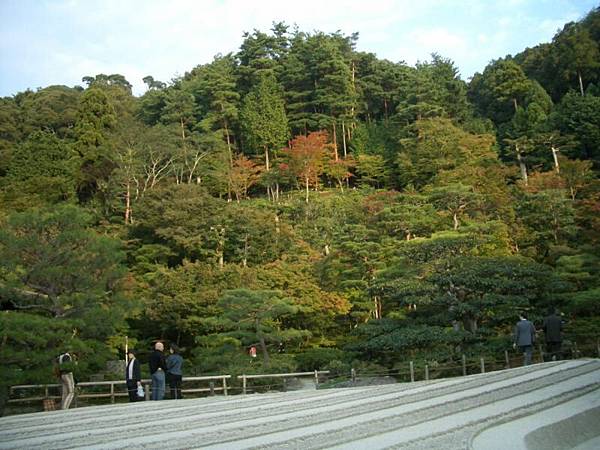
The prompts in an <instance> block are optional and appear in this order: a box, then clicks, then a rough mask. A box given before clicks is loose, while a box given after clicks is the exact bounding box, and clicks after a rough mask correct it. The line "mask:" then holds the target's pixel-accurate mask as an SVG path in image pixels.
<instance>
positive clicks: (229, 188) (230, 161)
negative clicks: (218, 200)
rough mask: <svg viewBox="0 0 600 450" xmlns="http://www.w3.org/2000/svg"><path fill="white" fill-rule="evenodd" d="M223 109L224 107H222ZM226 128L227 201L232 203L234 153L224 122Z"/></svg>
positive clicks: (225, 123) (224, 122) (225, 122)
mask: <svg viewBox="0 0 600 450" xmlns="http://www.w3.org/2000/svg"><path fill="white" fill-rule="evenodd" d="M221 108H222V106H221ZM223 125H224V126H225V137H226V139H227V152H228V154H229V174H230V175H229V176H228V177H227V200H229V201H231V171H232V170H233V152H232V151H231V137H230V136H229V128H228V127H227V121H226V120H224V121H223Z"/></svg>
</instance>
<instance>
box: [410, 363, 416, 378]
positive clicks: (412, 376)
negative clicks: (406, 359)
mask: <svg viewBox="0 0 600 450" xmlns="http://www.w3.org/2000/svg"><path fill="white" fill-rule="evenodd" d="M410 382H411V383H414V382H415V365H414V363H413V362H412V361H411V362H410Z"/></svg>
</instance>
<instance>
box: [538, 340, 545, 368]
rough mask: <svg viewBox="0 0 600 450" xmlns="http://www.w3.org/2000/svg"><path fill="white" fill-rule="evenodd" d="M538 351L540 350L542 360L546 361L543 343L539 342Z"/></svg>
mask: <svg viewBox="0 0 600 450" xmlns="http://www.w3.org/2000/svg"><path fill="white" fill-rule="evenodd" d="M538 351H539V352H540V362H542V363H543V362H544V350H543V349H542V343H541V342H538Z"/></svg>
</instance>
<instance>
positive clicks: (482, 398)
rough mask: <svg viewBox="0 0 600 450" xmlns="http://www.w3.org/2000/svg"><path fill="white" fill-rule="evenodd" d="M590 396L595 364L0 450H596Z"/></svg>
mask: <svg viewBox="0 0 600 450" xmlns="http://www.w3.org/2000/svg"><path fill="white" fill-rule="evenodd" d="M599 393H600V361H598V360H579V361H568V362H567V361H565V362H554V363H545V364H537V365H533V366H529V367H522V368H518V369H510V370H503V371H498V372H492V373H487V374H481V375H471V376H468V377H462V378H451V379H446V380H435V381H429V382H419V383H403V384H393V385H382V386H368V387H356V388H344V389H329V390H315V391H297V392H290V393H271V394H252V395H246V396H229V397H211V398H203V399H184V400H177V401H162V402H140V403H133V404H121V405H107V406H97V407H88V408H80V409H72V410H68V411H52V412H45V413H35V414H25V415H21V416H10V417H4V418H0V449H29V448H35V449H63V448H90V449H121V448H128V449H159V448H160V449H166V448H168V449H189V448H209V449H223V450H230V449H247V448H261V449H302V450H306V449H317V448H336V449H361V450H362V449H368V450H375V449H383V448H403V449H437V448H440V449H454V448H456V449H466V448H471V449H474V450H487V449H496V448H505V449H507V448H511V449H513V448H514V449H517V448H528V449H529V450H532V447H531V445H534V446H536V447H535V450H543V449H545V448H548V449H550V448H553V447H550V446H549V445H551V444H553V443H556V442H557V441H556V439H552V440H549V443H546V442H545V441H544V439H543V438H542V437H539V436H544V435H547V433H546V432H544V433H540V432H539V430H542V431H545V430H552V428H553V427H554V426H556V427H560V426H562V427H567V428H568V429H574V428H573V427H576V426H580V427H584V429H585V430H587V431H586V432H585V433H578V435H579V436H580V438H578V439H574V440H570V441H569V440H568V439H565V440H563V441H562V442H561V444H562V445H570V446H568V447H561V448H565V449H566V448H575V447H576V446H581V445H585V444H586V443H593V442H597V441H594V439H597V438H598V436H599V435H600V427H594V426H590V425H589V423H593V417H595V416H593V417H592V422H590V417H591V416H590V414H594V411H596V409H595V408H596V407H597V406H598V405H599V403H600V394H599ZM586 411H587V412H588V414H585V412H586ZM590 411H591V412H590ZM542 419H543V420H542ZM544 427H548V428H547V429H545V428H544ZM589 428H592V430H591V431H590V430H589ZM594 428H596V429H595V430H594ZM536 433H537V434H536ZM586 433H587V434H586ZM583 435H585V439H583V438H582V437H581V436H583ZM509 438H510V439H509ZM519 445H521V447H519ZM577 448H578V449H579V448H586V447H577Z"/></svg>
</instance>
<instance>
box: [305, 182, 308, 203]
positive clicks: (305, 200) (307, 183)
mask: <svg viewBox="0 0 600 450" xmlns="http://www.w3.org/2000/svg"><path fill="white" fill-rule="evenodd" d="M305 180H306V183H305V185H306V199H305V201H306V203H308V176H307V177H306V178H305Z"/></svg>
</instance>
